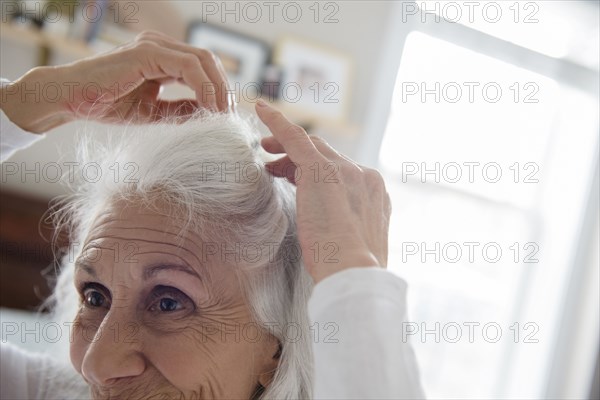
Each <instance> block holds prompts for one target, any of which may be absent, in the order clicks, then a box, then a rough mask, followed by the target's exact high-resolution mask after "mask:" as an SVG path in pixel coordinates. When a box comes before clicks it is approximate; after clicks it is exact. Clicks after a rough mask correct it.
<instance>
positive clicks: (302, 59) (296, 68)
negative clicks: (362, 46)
mask: <svg viewBox="0 0 600 400" xmlns="http://www.w3.org/2000/svg"><path fill="white" fill-rule="evenodd" d="M274 62H275V63H276V64H277V65H279V66H280V67H281V69H282V80H281V85H280V94H279V97H280V101H281V102H282V103H283V104H285V107H286V108H293V109H294V111H297V112H299V113H302V114H305V115H306V117H307V118H309V117H312V118H311V119H321V120H323V119H327V120H331V121H343V120H346V119H347V117H348V107H349V104H348V102H349V99H350V93H349V92H350V74H351V61H350V58H349V57H348V56H347V55H345V54H343V53H340V52H338V51H336V50H333V49H329V48H327V47H324V46H320V45H318V44H313V43H310V42H308V41H304V40H302V39H296V38H292V37H284V38H283V39H281V40H280V41H279V43H278V44H277V47H276V49H275V54H274Z"/></svg>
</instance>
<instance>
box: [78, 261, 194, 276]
mask: <svg viewBox="0 0 600 400" xmlns="http://www.w3.org/2000/svg"><path fill="white" fill-rule="evenodd" d="M75 269H82V270H83V271H85V272H86V273H88V274H89V275H91V276H92V277H94V278H97V277H98V274H97V273H96V269H95V268H93V267H91V266H90V265H87V264H82V263H78V262H76V263H75ZM162 271H179V272H185V273H186V274H188V275H191V276H194V277H195V278H197V279H198V280H200V281H202V278H201V277H200V275H198V272H196V270H194V269H193V268H192V267H190V266H189V265H185V264H169V263H160V264H155V265H151V266H149V267H146V268H144V273H143V275H142V279H143V280H145V281H147V280H148V279H150V278H152V277H153V276H155V275H156V274H158V273H159V272H162Z"/></svg>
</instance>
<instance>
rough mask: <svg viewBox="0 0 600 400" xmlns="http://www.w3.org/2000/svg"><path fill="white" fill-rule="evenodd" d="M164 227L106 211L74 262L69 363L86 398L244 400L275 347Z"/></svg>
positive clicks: (205, 264)
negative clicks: (77, 301) (77, 302)
mask: <svg viewBox="0 0 600 400" xmlns="http://www.w3.org/2000/svg"><path fill="white" fill-rule="evenodd" d="M179 230H180V228H179V226H178V225H177V223H176V221H173V218H171V217H169V216H167V215H161V214H160V213H157V212H156V211H153V210H150V209H148V208H144V207H141V206H137V205H131V204H129V205H126V204H125V203H122V202H121V203H114V204H113V205H111V206H110V207H108V208H107V209H106V210H105V211H104V212H103V213H102V214H101V215H99V216H98V217H97V218H96V220H95V222H94V224H93V227H92V229H91V230H90V234H89V235H88V237H87V239H86V241H85V244H84V246H83V249H82V252H81V254H80V256H79V257H78V258H77V260H76V271H75V285H76V287H77V290H78V291H79V293H80V295H81V299H82V303H81V306H80V309H79V312H78V314H77V317H76V320H75V324H74V329H73V336H72V337H73V341H72V344H71V360H72V363H73V365H74V366H75V368H76V370H77V371H78V372H79V373H80V374H81V375H82V376H83V377H84V379H85V380H86V381H87V382H88V384H89V385H90V388H91V391H92V394H93V397H94V398H102V399H106V398H111V399H114V398H119V399H121V398H122V399H125V398H127V399H138V398H144V399H147V398H156V399H172V398H173V399H183V398H193V399H201V398H228V399H249V398H251V397H252V395H253V393H254V392H255V390H256V388H257V387H258V385H259V384H260V385H262V386H265V387H266V386H268V384H269V383H270V380H271V379H272V377H273V374H274V371H275V369H276V367H277V361H278V360H277V350H278V348H279V343H278V341H277V340H276V339H275V338H274V337H273V336H271V335H269V334H268V332H266V331H264V330H262V331H261V330H259V329H258V327H257V325H256V324H255V323H253V322H252V317H251V314H250V310H249V307H248V305H247V303H246V301H245V299H244V298H243V295H242V293H241V290H240V286H239V281H238V278H237V276H236V274H235V272H234V270H233V268H232V267H230V266H227V265H226V264H225V263H224V262H223V261H222V260H221V259H220V257H221V256H220V255H219V254H217V255H214V256H210V257H209V256H206V255H205V254H203V253H202V251H203V248H202V241H201V240H200V238H199V236H198V235H197V234H194V233H193V232H188V233H186V234H185V235H184V237H183V241H182V240H181V239H178V238H177V234H178V233H179Z"/></svg>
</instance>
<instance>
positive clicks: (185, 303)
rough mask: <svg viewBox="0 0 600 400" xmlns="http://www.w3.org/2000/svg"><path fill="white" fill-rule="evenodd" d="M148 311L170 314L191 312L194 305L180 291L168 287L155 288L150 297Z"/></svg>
mask: <svg viewBox="0 0 600 400" xmlns="http://www.w3.org/2000/svg"><path fill="white" fill-rule="evenodd" d="M150 299H151V301H150V308H149V309H150V311H154V312H159V313H172V312H176V311H182V310H190V311H191V310H193V308H194V303H193V302H192V300H190V298H189V297H188V296H186V295H185V294H184V293H183V292H182V291H181V290H179V289H176V288H174V287H169V286H156V287H155V288H154V290H153V292H152V294H151V297H150Z"/></svg>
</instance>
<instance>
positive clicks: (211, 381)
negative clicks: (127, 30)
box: [1, 32, 423, 399]
mask: <svg viewBox="0 0 600 400" xmlns="http://www.w3.org/2000/svg"><path fill="white" fill-rule="evenodd" d="M172 80H178V81H180V82H183V83H185V84H187V85H188V86H190V87H191V88H192V89H194V90H195V92H196V99H193V100H181V101H175V102H167V101H162V100H159V99H158V91H159V89H160V85H161V84H163V83H165V82H169V81H172ZM48 82H54V83H57V82H58V83H59V84H60V83H61V82H62V83H65V82H70V84H71V86H72V87H75V88H76V89H75V91H74V92H72V93H70V95H69V96H68V97H67V96H65V97H64V98H61V101H58V102H44V101H42V102H36V103H33V102H32V103H28V102H27V101H26V100H27V96H22V89H23V88H26V87H32V86H33V87H35V85H44V84H47V83H48ZM73 82H77V83H79V84H80V85H73ZM87 82H94V83H95V85H96V86H97V87H100V88H102V89H103V91H101V92H97V93H96V94H95V97H94V98H93V99H91V100H90V98H89V94H88V95H86V94H85V93H83V92H81V90H82V89H77V87H81V88H83V87H85V86H86V85H85V84H86V83H87ZM115 83H116V84H115ZM207 84H208V86H209V87H210V88H211V89H212V90H206V88H207ZM109 88H117V89H116V90H114V89H113V90H112V91H109V90H108V89H109ZM2 111H3V112H2V127H1V129H2V157H3V158H5V157H7V156H8V155H10V154H11V152H13V151H15V150H17V149H18V148H21V147H24V146H26V145H27V144H28V143H30V142H32V141H34V140H35V139H37V137H38V136H36V135H32V134H31V133H27V132H32V133H42V132H44V131H47V130H49V129H50V128H52V127H55V126H58V125H60V124H62V123H65V122H68V121H71V120H73V119H77V118H80V117H84V118H88V119H90V118H91V119H96V120H99V121H102V122H113V123H114V122H116V123H123V122H127V123H130V122H132V121H133V122H137V123H138V124H127V125H125V127H124V128H123V129H117V131H118V132H114V131H115V129H114V125H113V126H112V127H110V128H109V130H111V131H112V132H111V133H110V137H109V139H110V140H108V144H103V145H100V144H99V143H96V142H95V141H94V136H95V135H94V134H93V133H90V132H86V134H85V135H84V138H83V139H84V140H83V142H82V144H81V146H80V147H79V152H78V154H79V160H78V164H77V165H79V166H82V167H84V168H85V167H86V166H88V165H90V163H96V164H94V165H97V166H98V168H99V171H101V172H100V174H99V175H98V178H97V179H93V180H91V179H81V180H80V181H78V182H76V183H75V185H74V192H73V195H72V196H71V197H69V198H68V200H66V201H63V202H61V203H59V207H58V209H57V211H56V216H57V223H58V228H68V230H69V232H70V233H71V239H72V240H71V246H72V251H71V252H69V253H70V254H74V255H75V257H71V258H69V259H67V258H65V260H64V262H63V265H62V268H61V273H60V276H59V279H58V283H57V285H56V288H55V291H54V294H53V296H52V298H51V299H50V302H51V303H52V304H53V305H54V311H55V314H56V316H57V318H59V317H60V318H63V317H64V318H68V320H69V321H73V325H72V332H71V333H70V335H71V340H70V361H71V364H72V366H70V365H67V364H66V363H64V362H63V361H62V360H60V359H56V358H54V357H50V356H47V355H45V356H42V355H34V354H30V353H26V352H24V351H22V350H20V349H18V348H15V347H11V346H8V345H6V344H2V398H11V399H13V398H89V397H92V398H98V399H105V398H111V399H117V398H119V399H120V398H123V399H125V398H127V399H148V398H152V399H188V398H190V399H204V398H219V399H258V398H261V399H263V398H264V399H298V398H338V399H341V398H421V397H423V394H422V390H421V388H420V384H419V378H418V373H417V369H416V363H415V360H414V355H413V353H412V350H411V348H410V347H409V345H408V344H407V343H404V342H403V341H402V335H401V331H402V322H403V321H404V318H405V291H406V286H405V284H404V283H403V282H402V281H401V280H400V279H398V278H397V277H394V276H393V275H392V274H389V273H387V272H386V271H385V270H384V269H383V268H382V267H385V265H386V258H387V229H388V220H389V215H390V202H389V198H388V196H387V193H386V191H385V187H384V184H383V181H382V179H381V177H380V176H379V175H378V174H377V172H376V171H373V170H369V169H367V168H365V167H362V166H359V165H357V164H356V163H354V162H353V161H351V160H349V159H348V158H346V157H344V156H342V155H340V154H339V153H337V152H336V151H335V150H334V149H332V148H331V147H330V146H329V145H328V144H327V143H325V142H324V141H323V140H321V139H319V138H316V137H311V136H308V135H306V133H305V132H304V131H303V130H302V129H301V128H300V127H298V126H296V125H294V124H292V123H291V122H289V121H288V120H287V119H286V118H285V117H284V116H283V115H282V114H281V113H279V112H277V111H276V110H274V109H272V108H271V107H270V106H268V105H266V104H265V103H262V102H259V103H258V104H257V107H256V111H257V114H258V116H259V118H260V119H261V120H262V121H263V122H264V123H265V124H266V125H267V127H268V128H269V129H270V130H271V132H272V133H273V136H271V137H267V138H264V139H263V140H262V141H261V142H260V143H259V139H260V138H259V136H258V134H257V133H256V131H257V130H256V129H255V127H254V126H253V125H252V124H251V123H250V122H248V121H247V119H244V118H242V117H240V116H238V114H237V113H236V112H235V110H234V103H232V102H231V100H230V99H229V96H228V91H227V86H226V78H225V77H224V73H223V70H222V67H221V66H220V64H219V62H218V60H217V59H215V58H214V57H213V56H212V55H211V54H210V53H208V52H206V51H204V50H200V49H196V48H192V47H188V46H186V45H185V44H182V43H179V42H175V41H173V40H171V39H169V38H168V37H165V36H162V35H160V34H157V33H152V32H150V33H145V34H142V35H141V36H140V37H139V38H138V39H137V40H136V41H135V42H133V43H131V44H129V45H127V46H123V47H121V48H118V49H116V50H115V51H113V52H110V53H107V54H103V55H100V56H97V57H94V58H90V59H86V60H82V61H80V62H77V63H74V64H70V65H66V66H62V67H55V68H38V69H34V70H32V71H30V72H29V73H27V74H26V75H24V76H23V77H22V78H21V79H20V80H18V81H16V82H14V83H12V84H8V85H7V84H3V87H2ZM261 145H262V146H261ZM265 150H266V152H268V153H273V154H283V156H282V157H281V158H279V159H277V160H274V161H267V160H268V157H267V154H266V152H265ZM115 166H121V167H120V168H124V167H125V166H127V168H126V169H127V171H129V170H130V172H131V173H130V174H128V173H126V172H127V171H125V170H122V171H121V172H122V173H121V174H115ZM117 168H119V167H117ZM75 176H79V177H84V178H85V174H84V173H81V174H77V173H76V175H75ZM73 284H74V286H73Z"/></svg>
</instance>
